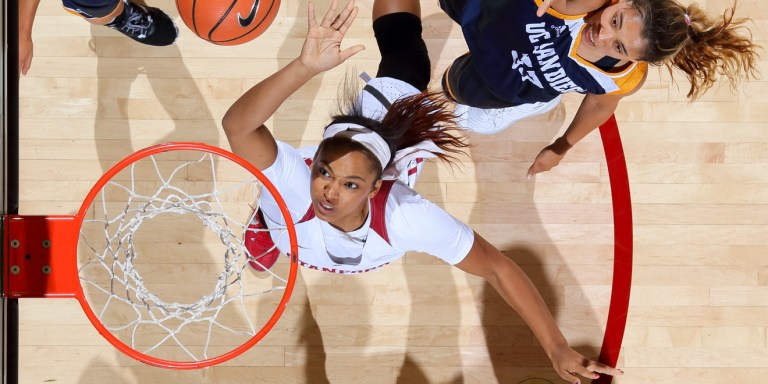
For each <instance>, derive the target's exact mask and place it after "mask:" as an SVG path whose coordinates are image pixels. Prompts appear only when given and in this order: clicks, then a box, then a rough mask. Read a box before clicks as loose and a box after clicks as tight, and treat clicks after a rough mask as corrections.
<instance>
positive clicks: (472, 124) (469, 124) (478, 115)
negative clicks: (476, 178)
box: [453, 96, 562, 135]
mask: <svg viewBox="0 0 768 384" xmlns="http://www.w3.org/2000/svg"><path fill="white" fill-rule="evenodd" d="M561 98H562V97H561V96H558V97H556V98H555V99H553V100H551V101H549V102H539V103H529V104H520V105H516V106H514V107H507V108H477V107H470V106H468V105H464V104H459V103H456V108H455V109H454V111H453V114H454V115H455V116H456V124H457V125H458V126H459V127H461V128H464V129H466V130H468V131H471V132H476V133H482V134H485V135H489V134H492V133H497V132H501V131H503V130H505V129H507V128H509V126H511V125H512V124H514V123H516V122H518V121H520V120H522V119H524V118H526V117H532V116H536V115H541V114H543V113H546V112H549V111H550V110H552V109H553V108H555V107H556V106H557V105H558V104H560V99H561Z"/></svg>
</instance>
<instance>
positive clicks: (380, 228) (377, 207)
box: [296, 159, 395, 244]
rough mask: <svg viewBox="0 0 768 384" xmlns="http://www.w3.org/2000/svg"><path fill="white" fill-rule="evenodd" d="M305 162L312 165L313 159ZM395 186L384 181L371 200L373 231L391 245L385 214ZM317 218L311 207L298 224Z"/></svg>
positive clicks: (392, 182)
mask: <svg viewBox="0 0 768 384" xmlns="http://www.w3.org/2000/svg"><path fill="white" fill-rule="evenodd" d="M304 162H305V163H307V166H311V165H312V159H304ZM393 184H395V180H383V181H382V182H381V188H380V189H379V192H378V193H376V196H374V197H373V199H371V212H370V215H371V229H373V231H374V232H376V233H377V234H378V235H379V236H381V238H382V239H384V241H386V242H387V244H389V235H388V234H387V223H386V221H385V220H386V215H385V214H384V213H385V211H386V209H387V198H388V197H389V192H390V191H391V190H392V185H393ZM314 218H315V210H314V209H312V205H310V206H309V208H308V209H307V213H305V214H304V217H302V218H301V220H299V222H298V223H296V224H300V223H303V222H306V221H309V220H312V219H314Z"/></svg>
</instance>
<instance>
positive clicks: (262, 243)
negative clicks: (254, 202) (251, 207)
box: [244, 213, 280, 272]
mask: <svg viewBox="0 0 768 384" xmlns="http://www.w3.org/2000/svg"><path fill="white" fill-rule="evenodd" d="M244 243H245V248H246V249H247V250H248V252H249V253H250V256H251V259H249V260H248V265H250V266H251V268H253V269H255V270H257V271H259V272H262V271H266V270H268V269H270V268H272V266H273V265H275V262H276V261H277V258H278V257H279V256H280V251H279V250H278V249H277V247H275V243H274V242H273V241H272V236H270V235H269V231H267V230H266V227H265V226H264V224H262V223H261V220H260V219H259V214H258V213H257V214H255V215H253V220H252V221H251V224H249V225H248V229H247V230H246V231H245V241H244ZM253 259H255V260H253ZM256 260H258V262H256Z"/></svg>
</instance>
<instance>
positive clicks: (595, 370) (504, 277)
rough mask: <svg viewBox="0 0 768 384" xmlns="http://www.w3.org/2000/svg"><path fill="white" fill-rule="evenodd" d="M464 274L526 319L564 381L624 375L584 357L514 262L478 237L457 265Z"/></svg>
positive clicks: (570, 381)
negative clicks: (483, 283) (487, 286)
mask: <svg viewBox="0 0 768 384" xmlns="http://www.w3.org/2000/svg"><path fill="white" fill-rule="evenodd" d="M456 266H457V267H458V268H460V269H461V270H463V271H465V272H467V273H471V274H473V275H477V276H480V277H482V278H484V279H485V280H486V281H487V282H488V283H489V284H491V286H493V288H494V289H496V291H497V292H499V294H500V295H501V297H503V298H504V300H505V301H506V302H507V303H508V304H509V305H510V306H511V307H512V308H513V309H514V310H515V311H517V313H518V314H520V316H521V317H522V318H523V320H524V321H525V322H526V324H528V326H529V327H530V328H531V330H532V331H533V333H534V335H536V338H537V339H538V340H539V343H541V346H542V347H543V348H544V351H545V352H546V353H547V356H549V359H550V360H551V361H552V366H553V367H554V368H555V371H556V372H557V374H558V375H560V377H562V378H563V379H565V380H568V382H569V383H579V382H580V380H579V378H578V376H577V375H580V376H583V377H585V378H589V379H596V378H597V377H599V374H600V373H602V374H607V375H612V376H619V375H622V374H623V372H622V371H621V370H618V369H616V368H611V367H609V366H607V365H605V364H601V363H598V362H596V361H592V360H589V359H587V358H586V357H584V356H582V355H581V354H579V353H578V352H576V351H575V350H573V349H572V348H571V347H569V346H568V342H567V341H566V340H565V336H563V334H562V332H560V329H559V328H558V327H557V324H556V323H555V320H554V319H553V318H552V314H551V313H550V312H549V309H548V308H547V306H546V304H545V303H544V300H543V299H542V298H541V295H540V294H539V291H538V290H537V289H536V287H535V286H534V285H533V283H532V282H531V280H530V279H528V276H526V275H525V273H524V272H523V271H522V270H521V269H520V267H519V266H518V265H517V264H515V262H513V261H512V260H510V259H509V258H507V257H506V256H504V255H503V254H502V253H501V252H500V251H499V250H498V249H496V248H495V247H494V246H493V245H491V244H490V243H488V241H486V240H485V239H484V238H483V237H482V236H480V235H478V234H477V233H475V242H474V243H473V244H472V248H471V249H470V251H469V254H467V256H466V257H465V258H464V260H463V261H462V262H460V263H459V264H457V265H456Z"/></svg>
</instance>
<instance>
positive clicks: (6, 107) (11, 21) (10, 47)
mask: <svg viewBox="0 0 768 384" xmlns="http://www.w3.org/2000/svg"><path fill="white" fill-rule="evenodd" d="M2 4H3V5H2V18H0V23H2V28H0V33H2V41H3V53H2V60H0V62H1V64H0V65H2V70H3V71H2V72H3V76H2V78H0V82H1V84H0V85H2V89H3V92H2V94H1V95H0V97H1V98H2V100H0V104H2V111H1V112H0V113H2V116H0V120H2V126H3V129H2V135H0V140H2V142H1V143H0V179H1V180H2V188H0V195H1V196H0V209H2V215H3V218H5V215H7V214H12V213H17V212H18V180H19V178H18V158H19V156H18V121H19V120H18V36H17V33H18V24H17V23H18V20H17V19H18V8H17V7H18V2H15V1H4V2H3V3H2ZM0 226H4V224H3V221H0ZM3 233H5V228H3ZM0 249H1V250H2V256H3V257H2V258H1V259H0V263H1V264H0V267H3V268H2V270H3V271H4V270H5V269H4V267H5V265H4V264H5V256H6V254H7V252H6V244H5V240H3V246H2V248H0ZM4 286H5V276H4V274H0V289H4V288H3V287H4ZM1 309H2V316H1V317H0V322H1V323H2V324H0V326H1V328H2V333H0V345H1V346H2V356H1V357H2V358H1V359H0V364H2V373H3V380H2V383H3V384H16V383H17V382H18V301H17V300H16V299H12V300H8V299H5V292H3V295H2V306H1Z"/></svg>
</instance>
